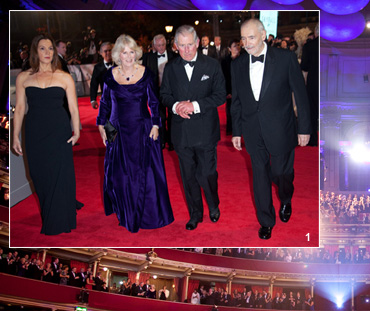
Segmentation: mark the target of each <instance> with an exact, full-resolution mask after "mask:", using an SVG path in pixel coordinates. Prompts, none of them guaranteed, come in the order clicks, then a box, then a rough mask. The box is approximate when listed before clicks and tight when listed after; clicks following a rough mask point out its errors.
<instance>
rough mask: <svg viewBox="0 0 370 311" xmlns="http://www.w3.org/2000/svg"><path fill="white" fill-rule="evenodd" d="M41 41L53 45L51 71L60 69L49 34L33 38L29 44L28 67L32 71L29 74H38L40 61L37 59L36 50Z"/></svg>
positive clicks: (54, 46) (55, 49)
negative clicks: (47, 41) (46, 41)
mask: <svg viewBox="0 0 370 311" xmlns="http://www.w3.org/2000/svg"><path fill="white" fill-rule="evenodd" d="M41 40H49V41H50V42H51V44H52V45H53V50H54V54H53V59H52V60H51V70H52V71H53V72H54V71H55V70H57V69H60V68H61V64H60V61H59V58H58V53H57V48H56V45H55V42H54V40H53V38H52V37H51V36H50V35H49V34H47V33H44V34H40V35H37V36H36V37H35V38H33V40H32V43H31V49H30V66H31V70H32V72H31V74H34V73H36V72H38V71H39V69H40V59H39V55H38V52H37V48H38V46H39V42H40V41H41Z"/></svg>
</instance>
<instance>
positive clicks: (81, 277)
mask: <svg viewBox="0 0 370 311" xmlns="http://www.w3.org/2000/svg"><path fill="white" fill-rule="evenodd" d="M77 276H78V277H79V279H78V281H79V282H78V287H85V286H86V276H87V275H86V272H85V268H81V269H80V272H79V273H77Z"/></svg>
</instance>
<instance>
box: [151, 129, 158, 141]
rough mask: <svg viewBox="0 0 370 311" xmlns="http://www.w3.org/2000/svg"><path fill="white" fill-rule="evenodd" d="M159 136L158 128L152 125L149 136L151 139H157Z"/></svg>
mask: <svg viewBox="0 0 370 311" xmlns="http://www.w3.org/2000/svg"><path fill="white" fill-rule="evenodd" d="M158 136H159V130H158V128H157V127H156V126H153V127H152V130H151V131H150V134H149V137H150V138H152V139H153V140H157V139H158Z"/></svg>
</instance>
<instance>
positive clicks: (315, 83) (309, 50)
mask: <svg viewBox="0 0 370 311" xmlns="http://www.w3.org/2000/svg"><path fill="white" fill-rule="evenodd" d="M318 35H319V24H317V26H316V28H315V38H314V39H313V40H311V41H309V42H307V43H306V44H305V45H304V46H303V49H302V61H301V69H302V70H303V71H304V72H306V73H307V79H306V81H307V83H306V86H307V94H308V98H309V100H310V112H311V128H312V132H311V137H310V141H309V142H308V145H309V146H317V144H318V140H319V138H318V135H317V132H318V129H319V37H318Z"/></svg>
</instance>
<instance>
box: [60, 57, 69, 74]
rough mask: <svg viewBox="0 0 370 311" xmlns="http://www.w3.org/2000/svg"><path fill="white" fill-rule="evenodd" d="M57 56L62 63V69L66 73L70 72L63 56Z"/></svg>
mask: <svg viewBox="0 0 370 311" xmlns="http://www.w3.org/2000/svg"><path fill="white" fill-rule="evenodd" d="M58 57H59V61H60V63H61V65H62V70H63V71H64V72H66V73H70V72H69V69H68V64H67V62H66V60H65V59H64V58H63V57H60V56H59V55H58Z"/></svg>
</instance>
